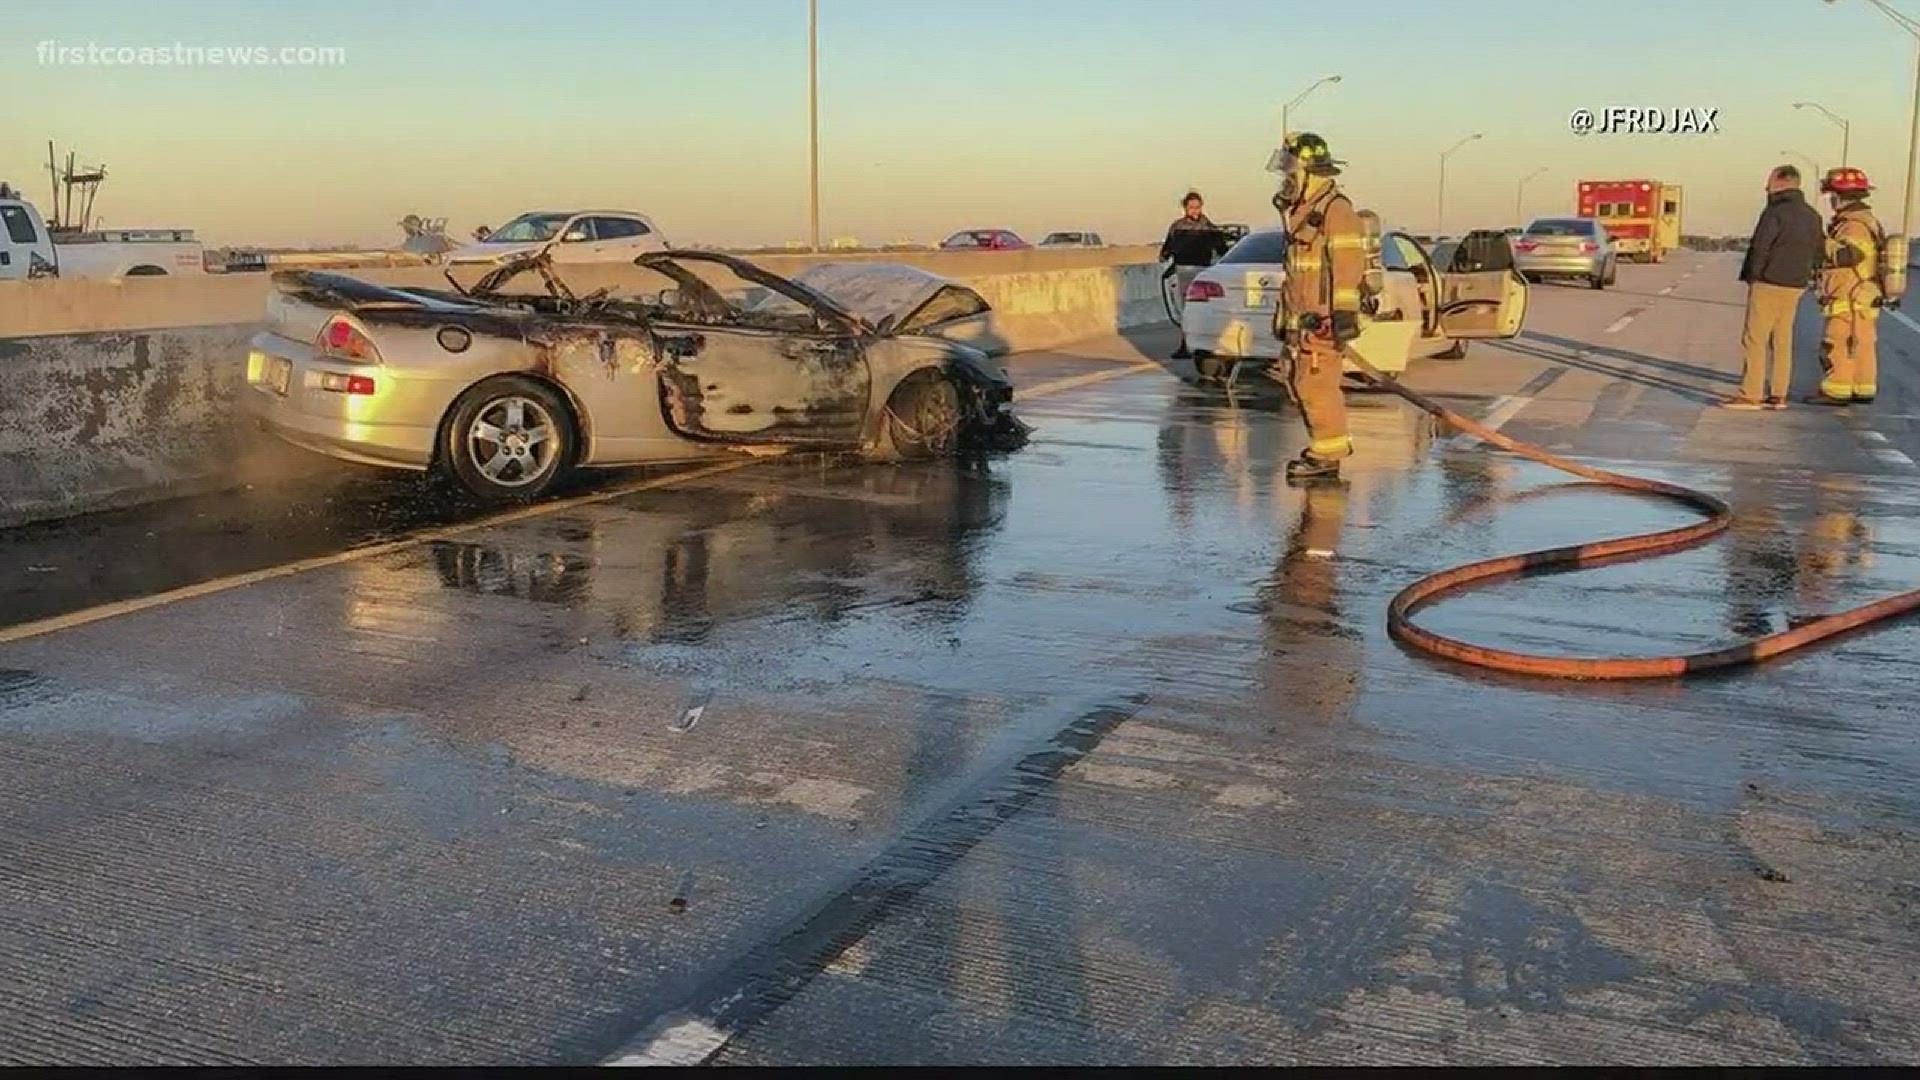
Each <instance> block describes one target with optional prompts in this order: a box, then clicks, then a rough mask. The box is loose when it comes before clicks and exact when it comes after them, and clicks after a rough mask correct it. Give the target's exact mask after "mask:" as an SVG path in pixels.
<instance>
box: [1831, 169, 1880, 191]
mask: <svg viewBox="0 0 1920 1080" xmlns="http://www.w3.org/2000/svg"><path fill="white" fill-rule="evenodd" d="M1820 190H1821V191H1825V192H1829V193H1831V194H1834V195H1865V194H1867V193H1868V192H1870V191H1872V190H1873V185H1872V184H1870V183H1868V182H1867V174H1866V173H1863V172H1861V171H1860V170H1859V169H1828V170H1827V175H1826V176H1824V177H1822V178H1821V180H1820Z"/></svg>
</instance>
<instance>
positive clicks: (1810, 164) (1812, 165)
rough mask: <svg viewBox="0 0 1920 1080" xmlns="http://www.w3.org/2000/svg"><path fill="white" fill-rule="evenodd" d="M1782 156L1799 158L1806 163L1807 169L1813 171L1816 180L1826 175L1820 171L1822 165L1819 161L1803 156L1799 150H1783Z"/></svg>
mask: <svg viewBox="0 0 1920 1080" xmlns="http://www.w3.org/2000/svg"><path fill="white" fill-rule="evenodd" d="M1780 154H1781V156H1783V157H1797V158H1799V159H1800V160H1801V161H1804V162H1806V163H1807V168H1809V169H1812V170H1813V175H1814V176H1815V177H1816V178H1818V177H1821V176H1825V175H1826V173H1824V172H1821V171H1820V163H1819V162H1818V161H1815V160H1814V159H1813V158H1811V157H1808V156H1807V155H1806V154H1803V153H1801V152H1800V151H1798V150H1782V151H1780Z"/></svg>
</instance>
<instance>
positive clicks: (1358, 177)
mask: <svg viewBox="0 0 1920 1080" xmlns="http://www.w3.org/2000/svg"><path fill="white" fill-rule="evenodd" d="M1893 2H1894V3H1895V5H1896V6H1899V7H1902V9H1903V10H1905V11H1906V12H1907V13H1908V14H1911V15H1917V16H1920V3H1917V2H1916V0H1893ZM0 7H3V8H4V11H3V12H0V13H3V14H4V16H5V17H4V19H0V27H3V29H0V102H4V103H5V105H6V108H5V110H4V114H3V115H0V179H6V180H10V181H12V182H13V183H14V184H15V185H16V186H19V187H22V188H24V189H25V191H26V192H27V194H28V196H29V197H30V198H32V199H34V200H35V201H36V202H39V203H41V204H42V207H43V209H45V208H46V207H45V204H46V203H47V201H48V195H47V191H48V183H47V176H46V141H47V140H48V139H49V138H51V139H54V140H56V141H57V142H58V143H59V145H60V147H61V148H62V151H63V154H64V150H65V149H67V148H72V149H73V150H75V151H77V152H78V154H79V159H80V161H82V162H84V163H89V164H91V163H96V162H97V163H104V164H105V165H106V166H107V169H108V173H109V179H108V181H107V183H106V184H105V185H104V186H103V188H102V189H101V194H100V196H99V200H98V203H97V205H96V210H97V212H98V214H99V215H100V216H101V217H102V218H103V219H104V221H105V223H106V224H107V225H108V226H110V227H111V226H120V227H134V226H161V225H166V226H176V227H189V228H194V229H197V230H198V231H199V234H200V236H201V237H202V239H204V240H206V241H208V242H209V243H215V244H224V243H257V244H321V245H324V244H338V243H358V244H366V245H391V244H394V243H396V242H397V241H398V240H399V239H400V237H401V233H400V230H399V229H398V227H397V226H396V224H395V223H396V222H397V221H398V220H399V219H400V218H401V217H402V216H404V215H406V214H408V213H417V214H420V215H423V216H427V217H446V218H447V219H448V221H449V226H450V231H453V232H455V233H456V234H457V235H465V234H466V233H468V232H469V231H470V230H471V229H472V228H473V227H474V226H475V225H479V224H483V223H484V224H489V225H496V226H497V225H499V224H500V223H502V222H503V221H505V220H506V219H508V218H510V217H512V216H513V215H514V214H516V213H519V212H521V211H524V210H528V209H536V208H542V209H545V208H573V207H587V206H598V207H606V208H618V209H631V210H638V211H642V212H644V213H647V214H650V215H652V216H653V217H654V218H655V219H656V220H657V221H658V222H659V223H660V224H661V226H662V228H663V229H664V231H665V232H666V233H667V235H668V236H669V237H670V238H671V239H672V240H673V241H674V242H676V243H681V244H693V243H708V244H728V245H733V244H755V243H781V242H784V241H790V240H799V239H802V238H804V237H805V236H806V235H807V4H806V0H699V2H695V3H689V2H687V0H619V2H615V0H540V2H538V3H530V2H528V0H510V2H504V0H465V2H460V3H444V2H419V0H408V2H396V0H377V2H366V0H329V2H327V3H313V2H311V0H302V2H299V3H283V2H280V0H258V2H227V0H172V2H166V3H155V2H151V0H143V2H107V0H62V2H59V3H39V4H26V3H20V2H12V3H7V4H5V5H0ZM819 7H820V58H819V70H820V117H821V118H820V185H821V218H822V225H821V231H822V237H823V240H825V239H831V238H834V237H841V236H852V237H858V238H859V239H861V240H863V241H865V242H868V243H881V242H890V241H894V240H901V239H914V240H919V241H923V242H932V241H938V240H939V239H941V238H942V237H944V236H946V235H947V234H949V233H951V232H953V231H954V230H957V229H960V228H968V227H985V226H994V227H1005V228H1011V229H1014V230H1016V231H1018V232H1020V233H1021V234H1022V235H1025V236H1027V237H1028V238H1029V239H1037V238H1038V237H1039V236H1040V235H1044V234H1045V233H1046V232H1048V231H1051V230H1055V229H1070V228H1088V229H1095V230H1098V231H1100V232H1102V233H1103V234H1105V235H1106V236H1107V237H1108V239H1109V240H1113V241H1139V240H1147V239H1157V238H1158V236H1159V234H1160V233H1161V231H1162V230H1164V228H1165V226H1166V224H1167V222H1168V221H1170V220H1171V219H1172V218H1173V217H1174V216H1175V215H1176V214H1177V213H1178V202H1179V198H1180V196H1181V194H1182V193H1184V192H1185V191H1186V190H1187V189H1188V188H1189V187H1192V188H1197V189H1198V190H1200V191H1201V192H1202V193H1203V194H1205V195H1206V197H1207V199H1208V211H1209V214H1210V216H1211V217H1212V218H1213V219H1214V220H1216V221H1222V222H1226V221H1233V222H1245V223H1248V224H1252V225H1256V226H1258V225H1261V224H1265V223H1268V222H1271V221H1272V220H1274V218H1275V214H1274V211H1273V209H1272V207H1271V205H1270V204H1269V201H1268V200H1269V198H1270V196H1271V194H1272V190H1273V178H1272V177H1271V176H1270V175H1268V174H1267V173H1265V172H1264V171H1263V168H1262V166H1263V165H1264V164H1265V161H1266V159H1267V155H1268V154H1269V153H1270V151H1271V150H1272V148H1273V146H1274V144H1275V142H1276V137H1277V132H1278V125H1279V109H1280V105H1281V103H1283V102H1284V101H1286V100H1287V99H1289V98H1291V97H1292V96H1293V95H1295V94H1297V93H1298V92H1300V91H1301V90H1302V89H1304V88H1306V87H1307V86H1308V85H1310V84H1312V83H1313V82H1314V81H1315V80H1317V79H1319V78H1321V77H1322V76H1324V75H1332V74H1338V75H1340V76H1341V79H1340V82H1339V83H1338V84H1333V85H1327V86H1322V87H1321V88H1320V89H1318V90H1317V91H1315V92H1314V93H1313V94H1312V95H1311V96H1310V97H1309V98H1308V99H1307V100H1306V101H1305V102H1303V103H1302V104H1301V105H1299V106H1298V107H1296V108H1295V110H1294V111H1293V113H1292V126H1293V127H1295V128H1304V129H1308V130H1314V131H1318V132H1319V133H1321V134H1322V135H1324V136H1325V137H1326V138H1327V139H1328V141H1329V142H1330V143H1331V144H1332V145H1333V147H1334V151H1335V154H1336V155H1337V156H1339V157H1340V158H1342V159H1344V160H1345V161H1346V162H1347V167H1346V176H1345V180H1346V183H1347V186H1348V189H1349V191H1350V192H1351V193H1352V194H1353V195H1354V197H1355V200H1356V202H1357V203H1358V204H1359V205H1361V206H1363V207H1367V208H1371V209H1374V210H1376V211H1377V212H1379V213H1380V215H1381V216H1382V218H1383V219H1384V220H1385V221H1386V222H1387V223H1388V225H1389V226H1390V227H1400V228H1406V229H1409V230H1412V231H1432V230H1433V229H1434V227H1435V225H1436V217H1437V216H1438V212H1439V211H1438V204H1437V199H1436V196H1437V190H1436V189H1437V180H1438V173H1439V164H1438V163H1439V158H1440V154H1441V152H1442V151H1444V150H1445V149H1447V147H1449V146H1450V145H1452V144H1454V143H1455V142H1457V141H1458V140H1459V139H1461V138H1464V137H1466V136H1468V135H1472V134H1475V133H1480V134H1481V135H1482V136H1483V137H1482V138H1481V139H1479V140H1477V141H1474V142H1472V143H1469V144H1468V145H1466V146H1464V147H1462V148H1461V149H1459V150H1458V151H1457V152H1455V153H1454V154H1453V155H1452V156H1451V157H1450V158H1449V159H1448V164H1447V180H1446V205H1445V219H1444V224H1445V226H1446V230H1447V231H1448V232H1459V231H1461V230H1463V229H1466V228H1470V227H1476V226H1502V225H1507V224H1510V223H1512V219H1513V218H1514V216H1515V213H1514V210H1515V198H1516V194H1517V190H1518V182H1519V180H1520V179H1521V178H1522V177H1523V176H1526V175H1527V174H1528V173H1531V172H1533V171H1534V170H1535V169H1538V168H1541V167H1545V168H1546V169H1547V171H1546V172H1545V173H1544V174H1542V175H1540V176H1539V177H1537V178H1536V179H1534V180H1532V181H1531V182H1530V183H1529V184H1527V186H1526V188H1525V196H1526V198H1525V202H1524V205H1523V207H1522V213H1523V215H1524V216H1526V217H1534V216H1540V215H1545V214H1553V213H1566V212H1568V211H1570V209H1571V202H1572V194H1573V190H1574V184H1575V182H1576V181H1577V180H1578V179H1581V178H1589V179H1593V178H1629V177H1633V178H1640V177H1646V178H1657V179H1660V180H1664V181H1667V182H1669V183H1678V184H1680V185H1682V186H1683V187H1684V188H1685V191H1686V201H1687V220H1686V222H1685V224H1686V228H1687V231H1689V232H1707V233H1716V234H1718V233H1744V232H1745V231H1747V230H1748V229H1749V228H1751V226H1752V223H1753V219H1754V216H1755V215H1756V213H1757V212H1758V209H1759V202H1760V198H1761V196H1760V190H1761V186H1762V183H1763V181H1764V178H1765V174H1766V171H1767V170H1768V169H1769V168H1771V167H1772V166H1773V165H1774V164H1776V163H1778V162H1779V161H1780V160H1782V153H1781V151H1782V150H1783V149H1786V150H1793V151H1796V152H1798V153H1801V154H1805V155H1807V156H1809V157H1812V158H1814V159H1817V160H1818V162H1819V163H1820V164H1821V165H1822V166H1823V167H1830V166H1833V165H1837V164H1838V163H1839V159H1840V150H1841V131H1840V129H1839V128H1838V126H1836V125H1835V124H1833V123H1832V122H1831V121H1828V120H1826V119H1824V118H1823V117H1821V116H1820V115H1819V114H1818V113H1816V112H1814V111H1813V110H1811V109H1800V110H1795V109H1794V108H1793V107H1792V105H1793V103H1794V102H1795V101H1801V100H1809V99H1810V100H1814V101H1818V102H1820V103H1821V104H1823V105H1825V106H1827V107H1828V108H1830V109H1832V110H1833V111H1834V112H1836V113H1838V114H1839V115H1841V116H1844V117H1847V118H1848V119H1849V121H1850V122H1851V125H1852V135H1851V148H1850V149H1851V159H1850V164H1853V165H1856V166H1859V167H1861V168H1864V169H1865V170H1867V172H1868V174H1869V176H1871V177H1872V178H1873V179H1874V181H1875V183H1876V184H1878V185H1880V186H1881V187H1882V189H1883V191H1884V192H1885V197H1883V198H1882V199H1881V200H1880V205H1881V206H1882V207H1883V208H1885V209H1884V210H1883V212H1884V213H1886V215H1887V216H1888V217H1889V218H1895V217H1897V212H1896V211H1894V210H1893V209H1892V208H1893V207H1894V206H1895V204H1896V203H1897V202H1898V201H1899V190H1900V186H1901V182H1902V179H1903V178H1904V176H1905V170H1906V162H1905V160H1904V159H1905V155H1906V148H1907V121H1908V106H1909V102H1910V100H1911V92H1912V85H1913V83H1912V79H1913V71H1914V66H1913V65H1914V46H1913V42H1912V39H1910V38H1909V37H1908V36H1907V35H1906V34H1904V33H1902V32H1900V31H1898V30H1896V29H1894V27H1893V26H1892V25H1891V24H1890V23H1888V22H1887V20H1886V19H1885V17H1884V16H1882V15H1881V14H1880V13H1879V12H1877V11H1875V10H1873V8H1872V7H1871V6H1870V5H1869V4H1867V3H1866V0H1839V2H1837V3H1822V2H1820V0H1606V2H1605V3H1585V2H1577V0H1451V2H1449V0H1369V2H1368V3H1366V4H1353V5H1342V4H1327V3H1325V2H1323V0H1322V2H1312V3H1308V2H1299V0H1238V2H1235V3H1205V4H1197V3H1190V2H1187V3H1181V2H1174V0H1152V2H1149V0H969V2H965V3H951V2H948V3H933V2H929V0H819ZM176 43H180V44H186V45H192V46H200V47H207V46H244V47H254V46H259V47H265V48H270V49H274V50H278V49H279V48H281V47H283V46H292V47H302V46H306V47H325V48H335V49H342V50H344V62H343V63H340V64H337V65H331V66H275V67H268V66H258V65H239V66H236V65H233V64H226V65H208V64H200V65H182V64H174V65H167V66H158V65H150V66H138V65H135V66H124V65H118V64H113V65H101V64H93V65H87V64H74V63H64V64H55V63H44V62H42V61H43V59H57V58H58V51H57V50H56V49H50V48H45V47H43V46H46V45H51V46H57V47H60V48H65V49H74V48H84V47H85V46H87V45H88V44H93V45H96V46H103V47H121V46H129V47H139V46H171V45H174V44H176ZM1609 106H1627V107H1634V106H1639V107H1648V108H1665V109H1672V108H1676V107H1679V108H1698V109H1717V110H1718V122H1719V128H1720V130H1719V131H1718V133H1717V134H1710V135H1697V134H1686V135H1673V134H1668V135H1647V134H1619V135H1611V136H1607V135H1598V134H1593V135H1588V136H1585V137H1584V138H1583V137H1578V136H1575V135H1574V134H1572V133H1571V132H1570V131H1569V122H1568V116H1569V114H1570V113H1571V112H1572V111H1573V110H1575V109H1577V108H1588V109H1593V110H1596V111H1600V110H1604V109H1605V108H1607V107H1609ZM1786 160H1795V161H1799V162H1800V164H1801V165H1802V167H1803V168H1804V167H1806V165H1805V162H1804V160H1801V159H1797V158H1787V159H1786Z"/></svg>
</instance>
